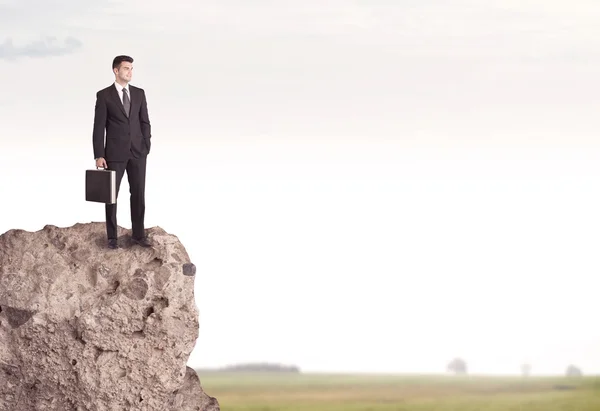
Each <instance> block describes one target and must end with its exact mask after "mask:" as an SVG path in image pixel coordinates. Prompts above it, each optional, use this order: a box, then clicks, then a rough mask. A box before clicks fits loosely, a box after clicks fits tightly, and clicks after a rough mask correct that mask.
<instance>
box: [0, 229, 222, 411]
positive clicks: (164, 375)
mask: <svg viewBox="0 0 600 411" xmlns="http://www.w3.org/2000/svg"><path fill="white" fill-rule="evenodd" d="M119 230H120V233H123V234H124V235H122V236H121V238H119V242H120V245H121V248H119V249H117V250H111V249H108V248H107V247H106V230H105V225H104V223H89V224H75V225H74V226H72V227H67V228H58V227H55V226H51V225H48V226H45V227H44V228H43V229H42V230H39V231H36V232H28V231H24V230H10V231H7V232H6V233H4V234H2V235H1V236H0V410H10V411H13V410H19V411H34V410H35V411H38V410H60V411H133V410H143V411H155V410H156V411H175V410H177V411H180V410H181V411H218V410H219V404H218V402H217V400H216V399H214V398H212V397H209V396H208V395H207V394H205V393H204V391H203V390H202V387H201V385H200V381H199V379H198V376H197V375H196V373H195V372H194V370H192V369H190V368H188V367H186V362H187V360H188V357H189V354H190V352H191V351H192V349H193V348H194V345H195V342H196V339H197V337H198V310H197V308H196V304H195V301H194V279H195V273H196V268H195V266H194V265H193V264H192V263H191V262H190V260H189V257H188V254H187V252H186V250H185V248H184V247H183V245H182V244H181V243H180V242H179V240H178V239H177V237H176V236H174V235H171V234H168V233H166V232H165V231H164V230H163V229H161V228H158V227H154V228H151V229H148V230H147V234H148V237H149V238H150V240H151V241H152V243H153V247H152V248H143V247H140V246H137V245H133V244H132V242H131V239H130V235H131V232H130V230H125V229H123V228H119Z"/></svg>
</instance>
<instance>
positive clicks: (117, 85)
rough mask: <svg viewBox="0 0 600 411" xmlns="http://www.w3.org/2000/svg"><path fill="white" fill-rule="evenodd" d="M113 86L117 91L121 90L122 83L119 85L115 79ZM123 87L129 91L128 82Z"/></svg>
mask: <svg viewBox="0 0 600 411" xmlns="http://www.w3.org/2000/svg"><path fill="white" fill-rule="evenodd" d="M115 87H117V91H123V86H122V85H120V84H119V83H117V82H116V81H115ZM125 89H126V90H127V92H128V93H129V84H127V85H126V86H125Z"/></svg>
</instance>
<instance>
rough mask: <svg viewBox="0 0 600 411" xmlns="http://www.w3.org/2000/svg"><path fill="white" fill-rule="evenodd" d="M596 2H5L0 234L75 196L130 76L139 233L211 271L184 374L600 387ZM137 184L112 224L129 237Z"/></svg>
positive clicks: (0, 28) (49, 213) (73, 204)
mask: <svg viewBox="0 0 600 411" xmlns="http://www.w3.org/2000/svg"><path fill="white" fill-rule="evenodd" d="M599 17H600V4H598V3H597V2H595V1H591V0H590V1H588V0H576V1H574V2H570V3H568V4H567V3H565V2H562V1H555V0H552V1H549V0H546V1H542V0H519V1H516V0H515V1H512V0H503V1H500V0H479V1H467V0H462V1H459V0H444V1H442V0H419V1H417V0H406V1H402V2H398V1H390V0H386V1H384V0H369V1H368V2H367V1H364V0H353V1H352V0H344V1H342V0H328V1H323V0H321V1H318V2H317V1H316V0H305V1H302V2H299V1H296V2H292V1H288V0H280V1H277V2H270V1H264V0H255V1H252V2H245V1H244V2H243V1H241V0H237V1H231V0H228V1H223V0H221V1H207V0H201V1H183V0H172V1H170V2H168V4H167V3H164V2H161V1H157V0H144V1H141V0H129V1H127V2H122V1H117V0H110V1H109V0H95V1H88V0H53V1H42V0H18V1H17V0H10V1H7V0H0V77H1V78H2V79H4V80H3V81H2V90H3V92H2V93H1V94H0V176H2V178H0V193H2V197H3V200H4V201H2V215H3V218H2V219H0V233H2V232H5V231H7V230H9V229H13V228H20V229H26V230H29V231H37V230H39V229H41V228H43V226H44V225H46V224H53V225H56V226H59V227H68V226H71V225H73V224H75V223H78V222H79V223H85V222H90V221H104V208H103V206H102V205H99V204H95V203H88V202H85V200H84V196H83V188H84V185H83V183H84V180H83V178H84V170H85V169H91V168H94V160H93V151H92V138H91V136H92V123H93V111H94V103H95V93H96V91H98V90H100V89H102V88H104V87H106V86H108V85H110V84H111V83H112V82H113V81H114V76H113V74H112V72H111V63H112V59H113V57H114V56H116V55H118V54H128V55H131V56H132V57H133V58H134V60H135V61H134V63H133V65H134V75H133V80H132V84H133V85H136V86H138V87H142V88H144V90H145V91H146V96H147V99H148V108H149V114H150V120H151V123H152V152H151V154H150V156H149V157H148V170H147V179H146V180H147V186H146V227H155V226H159V227H162V228H163V229H165V230H166V231H168V232H169V233H172V234H174V235H176V236H177V237H178V238H179V239H180V240H181V241H182V243H183V244H184V246H185V247H186V249H187V251H188V253H189V255H190V258H191V260H192V261H193V262H194V263H195V265H196V267H197V274H196V289H195V296H196V302H197V305H198V309H199V311H200V332H199V339H198V341H197V344H196V347H195V349H194V351H193V352H192V354H191V356H190V359H189V365H190V366H193V367H220V366H224V365H228V364H234V363H238V362H254V361H261V362H262V361H267V362H280V363H285V364H295V365H298V366H299V367H300V368H301V369H302V370H304V371H308V372H311V371H312V372H332V371H333V372H386V373H388V372H389V373H393V372H420V373H421V372H422V373H438V372H444V370H445V366H446V364H447V363H448V362H449V361H450V360H451V359H452V358H453V357H455V356H461V357H463V358H465V359H466V360H467V362H468V364H469V368H470V370H471V371H472V372H473V373H481V374H511V373H519V372H520V365H521V364H522V363H523V362H528V363H530V364H532V374H539V375H542V374H543V375H546V374H557V373H563V372H564V370H565V368H566V366H567V365H568V364H571V363H573V364H576V365H578V366H580V367H581V368H582V370H583V371H584V373H588V374H589V373H600V330H598V327H595V326H594V324H595V323H596V313H597V312H598V302H597V301H598V299H597V289H598V285H599V281H598V273H599V272H600V262H599V261H598V258H597V250H598V249H599V247H600V236H599V235H598V233H599V232H600V217H599V210H600V189H599V184H598V182H599V177H600V162H598V157H599V155H600V145H599V144H598V141H597V131H598V129H599V127H598V126H599V124H598V120H597V119H598V116H597V112H598V109H599V108H600V104H599V103H598V101H599V100H598V95H600V86H599V85H600V83H599V82H598V80H597V73H598V72H599V69H600V54H598V50H599V49H600V48H599V46H600V28H598V25H597V21H598V18H599ZM128 197H129V195H128V184H127V181H126V178H125V179H124V180H123V183H122V185H121V190H120V193H119V204H124V206H123V205H122V206H121V207H120V208H119V209H118V223H119V225H121V226H123V227H125V228H131V223H130V217H129V207H128V202H129V198H128Z"/></svg>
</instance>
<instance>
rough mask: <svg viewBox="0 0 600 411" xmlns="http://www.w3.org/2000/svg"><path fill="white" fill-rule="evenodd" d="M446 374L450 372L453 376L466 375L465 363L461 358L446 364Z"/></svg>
mask: <svg viewBox="0 0 600 411" xmlns="http://www.w3.org/2000/svg"><path fill="white" fill-rule="evenodd" d="M447 370H448V372H452V373H454V374H457V375H460V374H466V373H467V362H466V361H465V360H463V359H462V358H458V357H457V358H455V359H453V360H452V361H450V362H449V363H448V367H447Z"/></svg>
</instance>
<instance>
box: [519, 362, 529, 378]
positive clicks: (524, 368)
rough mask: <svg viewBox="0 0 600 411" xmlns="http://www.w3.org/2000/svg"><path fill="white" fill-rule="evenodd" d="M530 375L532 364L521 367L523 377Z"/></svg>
mask: <svg viewBox="0 0 600 411" xmlns="http://www.w3.org/2000/svg"><path fill="white" fill-rule="evenodd" d="M530 374H531V364H523V365H521V375H522V376H523V377H529V375H530Z"/></svg>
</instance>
